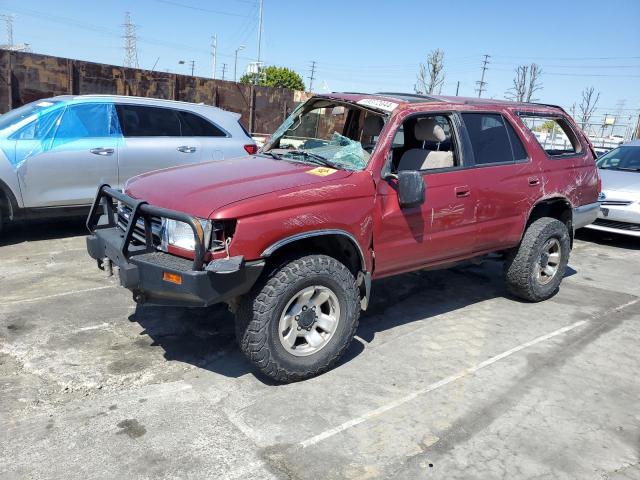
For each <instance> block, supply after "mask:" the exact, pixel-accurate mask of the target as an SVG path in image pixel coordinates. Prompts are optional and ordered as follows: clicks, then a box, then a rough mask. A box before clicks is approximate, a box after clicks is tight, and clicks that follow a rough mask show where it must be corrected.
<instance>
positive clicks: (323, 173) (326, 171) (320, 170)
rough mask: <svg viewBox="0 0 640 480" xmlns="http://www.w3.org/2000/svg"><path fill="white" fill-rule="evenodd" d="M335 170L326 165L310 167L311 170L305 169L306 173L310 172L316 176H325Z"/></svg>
mask: <svg viewBox="0 0 640 480" xmlns="http://www.w3.org/2000/svg"><path fill="white" fill-rule="evenodd" d="M335 172H337V170H336V169H334V168H327V167H318V168H312V169H311V170H308V171H307V173H310V174H311V175H317V176H318V177H326V176H327V175H331V174H332V173H335Z"/></svg>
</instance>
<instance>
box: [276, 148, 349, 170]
mask: <svg viewBox="0 0 640 480" xmlns="http://www.w3.org/2000/svg"><path fill="white" fill-rule="evenodd" d="M286 155H300V156H301V157H304V159H305V160H310V161H312V162H315V163H317V164H320V165H324V166H325V167H330V168H337V165H336V164H335V163H333V162H332V161H331V160H328V159H326V158H324V157H323V156H322V155H318V154H317V153H310V152H305V151H304V150H291V151H290V152H287V153H286Z"/></svg>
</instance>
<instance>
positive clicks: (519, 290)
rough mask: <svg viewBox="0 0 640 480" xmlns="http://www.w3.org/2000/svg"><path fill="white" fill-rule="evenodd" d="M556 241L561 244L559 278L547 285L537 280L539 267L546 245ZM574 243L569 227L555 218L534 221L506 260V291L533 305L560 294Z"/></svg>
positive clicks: (554, 278)
mask: <svg viewBox="0 0 640 480" xmlns="http://www.w3.org/2000/svg"><path fill="white" fill-rule="evenodd" d="M551 238H555V239H557V240H558V241H559V242H560V262H559V266H558V272H557V274H556V275H555V276H554V277H553V278H552V279H551V280H550V281H549V283H547V284H542V283H541V282H540V281H539V280H538V275H537V264H538V262H539V261H540V257H541V254H542V249H543V246H544V245H545V243H546V242H547V241H548V240H549V239H551ZM570 250H571V240H570V238H569V231H568V230H567V226H566V225H565V224H564V223H562V222H561V221H559V220H556V219H555V218H549V217H543V218H539V219H538V220H536V221H534V222H533V223H532V224H531V225H529V227H528V228H527V230H526V231H525V233H524V236H523V237H522V241H521V242H520V245H519V246H518V247H517V248H514V249H513V250H512V251H511V252H509V254H508V255H507V258H506V259H505V265H504V266H505V277H506V282H507V289H508V290H509V292H510V293H512V294H513V295H515V296H517V297H519V298H522V299H524V300H528V301H530V302H540V301H542V300H546V299H548V298H550V297H552V296H553V295H555V294H556V292H557V291H558V287H559V286H560V282H562V277H563V276H564V272H565V270H566V267H567V264H568V263H569V252H570Z"/></svg>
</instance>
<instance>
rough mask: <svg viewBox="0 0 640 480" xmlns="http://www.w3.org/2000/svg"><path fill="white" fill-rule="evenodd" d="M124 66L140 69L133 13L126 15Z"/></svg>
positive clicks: (124, 25) (126, 13)
mask: <svg viewBox="0 0 640 480" xmlns="http://www.w3.org/2000/svg"><path fill="white" fill-rule="evenodd" d="M123 27H124V35H123V36H122V38H123V39H124V66H125V67H133V68H138V46H137V35H136V25H135V24H134V23H132V22H131V13H130V12H125V14H124V24H123Z"/></svg>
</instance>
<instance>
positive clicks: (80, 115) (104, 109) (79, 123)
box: [56, 103, 118, 140]
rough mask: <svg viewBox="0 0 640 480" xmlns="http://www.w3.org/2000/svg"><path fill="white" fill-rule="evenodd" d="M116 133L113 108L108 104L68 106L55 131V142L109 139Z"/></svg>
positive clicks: (116, 127) (116, 126)
mask: <svg viewBox="0 0 640 480" xmlns="http://www.w3.org/2000/svg"><path fill="white" fill-rule="evenodd" d="M117 133H118V124H117V119H116V118H115V116H114V115H113V107H112V105H111V104H108V103H81V104H77V105H69V106H68V107H67V108H66V110H65V111H64V114H63V115H62V120H60V125H59V126H58V129H57V130H56V140H73V139H78V138H95V137H110V136H113V135H115V134H117Z"/></svg>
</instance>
